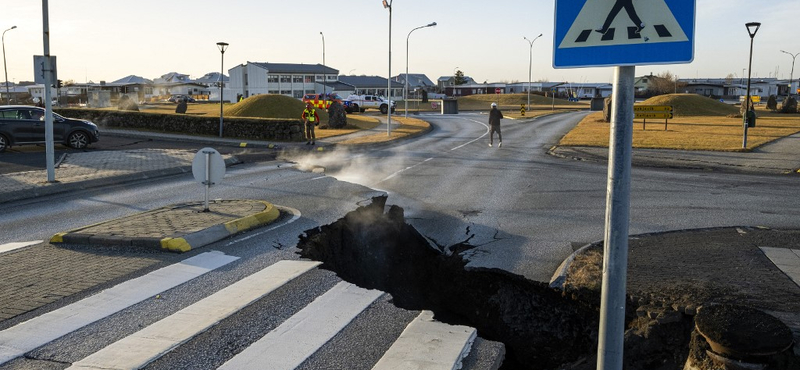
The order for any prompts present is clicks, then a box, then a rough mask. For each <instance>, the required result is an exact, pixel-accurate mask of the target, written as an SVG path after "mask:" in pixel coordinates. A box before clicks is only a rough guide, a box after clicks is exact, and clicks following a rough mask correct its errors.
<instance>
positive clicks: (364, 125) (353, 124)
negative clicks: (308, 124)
mask: <svg viewBox="0 0 800 370" xmlns="http://www.w3.org/2000/svg"><path fill="white" fill-rule="evenodd" d="M320 121H321V122H323V123H321V126H320V127H317V129H316V130H314V136H316V137H317V139H324V138H326V137H333V136H340V135H347V134H352V133H354V132H356V131H361V130H371V129H373V128H375V127H377V126H378V125H380V124H381V122H380V121H379V120H378V119H377V118H375V117H366V116H356V115H352V114H348V115H347V126H345V127H344V128H337V129H332V128H321V127H324V126H325V123H327V121H328V120H327V115H326V117H325V120H322V117H321V116H320Z"/></svg>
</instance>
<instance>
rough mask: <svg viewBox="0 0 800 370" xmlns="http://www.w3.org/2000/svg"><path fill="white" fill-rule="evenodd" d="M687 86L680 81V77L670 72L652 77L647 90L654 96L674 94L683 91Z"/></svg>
mask: <svg viewBox="0 0 800 370" xmlns="http://www.w3.org/2000/svg"><path fill="white" fill-rule="evenodd" d="M684 87H686V84H685V83H683V82H679V81H678V76H675V75H673V74H672V73H670V72H669V71H666V72H662V73H659V74H658V75H655V76H652V78H651V79H650V84H649V85H648V87H647V90H648V91H649V92H651V93H652V94H653V95H662V94H672V93H677V92H678V91H681V90H682V89H683V88H684Z"/></svg>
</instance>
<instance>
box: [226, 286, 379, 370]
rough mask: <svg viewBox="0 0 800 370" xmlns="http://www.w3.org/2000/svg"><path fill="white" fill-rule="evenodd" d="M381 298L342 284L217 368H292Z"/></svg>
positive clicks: (282, 369)
mask: <svg viewBox="0 0 800 370" xmlns="http://www.w3.org/2000/svg"><path fill="white" fill-rule="evenodd" d="M381 295H383V292H381V291H378V290H367V289H363V288H359V287H357V286H355V285H353V284H350V283H346V282H341V283H339V284H337V285H336V286H334V287H333V288H331V290H329V291H328V292H326V293H325V294H323V295H321V296H319V297H317V299H315V300H314V301H313V302H311V303H310V304H309V305H308V306H306V307H305V308H303V309H302V310H300V311H299V312H297V313H296V314H295V315H294V316H292V317H290V318H289V319H288V320H286V321H285V322H284V323H283V324H281V325H280V326H278V327H277V328H275V330H273V331H271V332H269V333H268V334H267V335H265V336H264V337H263V338H261V339H259V340H258V341H257V342H255V343H253V344H252V345H251V346H250V347H248V348H247V349H245V350H244V351H242V352H241V353H239V354H238V355H236V356H235V357H233V358H232V359H230V360H228V361H227V362H226V363H224V364H223V365H222V366H220V367H219V369H220V370H225V369H236V370H239V369H263V368H264V366H265V365H267V364H268V365H269V368H270V370H284V369H285V370H292V369H295V368H296V367H297V366H299V365H300V364H301V363H303V361H305V360H306V359H307V358H308V357H309V356H311V355H313V354H314V353H315V352H316V351H317V350H318V349H319V348H320V347H322V346H323V345H325V343H327V342H328V341H329V340H330V339H331V338H333V337H334V336H335V335H336V334H337V333H338V332H339V331H341V330H342V329H343V328H344V327H345V326H347V325H348V324H349V323H350V322H351V321H352V320H353V319H354V318H355V317H356V316H358V314H359V313H361V312H362V311H364V310H365V309H366V308H367V307H369V305H370V304H372V302H374V301H375V300H376V299H378V297H380V296H381Z"/></svg>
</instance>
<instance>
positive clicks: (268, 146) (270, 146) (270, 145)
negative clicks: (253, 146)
mask: <svg viewBox="0 0 800 370" xmlns="http://www.w3.org/2000/svg"><path fill="white" fill-rule="evenodd" d="M274 147H275V144H269V145H267V148H270V149H272V148H274Z"/></svg>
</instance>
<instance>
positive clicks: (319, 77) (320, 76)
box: [316, 75, 325, 81]
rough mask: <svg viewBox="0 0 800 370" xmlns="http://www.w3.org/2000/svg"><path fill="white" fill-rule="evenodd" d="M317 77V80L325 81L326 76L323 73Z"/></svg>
mask: <svg viewBox="0 0 800 370" xmlns="http://www.w3.org/2000/svg"><path fill="white" fill-rule="evenodd" d="M316 78H317V81H325V76H323V75H317V77H316Z"/></svg>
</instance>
